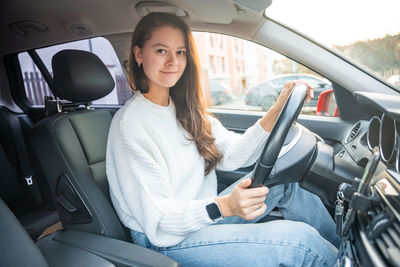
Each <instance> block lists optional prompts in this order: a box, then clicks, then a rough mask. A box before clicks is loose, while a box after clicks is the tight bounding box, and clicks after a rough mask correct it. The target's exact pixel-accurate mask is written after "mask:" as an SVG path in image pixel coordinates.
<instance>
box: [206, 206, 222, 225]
mask: <svg viewBox="0 0 400 267" xmlns="http://www.w3.org/2000/svg"><path fill="white" fill-rule="evenodd" d="M206 210H207V213H208V216H209V217H210V219H211V220H213V221H215V220H217V219H219V218H221V217H222V214H221V211H220V209H219V206H218V203H217V202H213V203H210V204H208V205H207V206H206Z"/></svg>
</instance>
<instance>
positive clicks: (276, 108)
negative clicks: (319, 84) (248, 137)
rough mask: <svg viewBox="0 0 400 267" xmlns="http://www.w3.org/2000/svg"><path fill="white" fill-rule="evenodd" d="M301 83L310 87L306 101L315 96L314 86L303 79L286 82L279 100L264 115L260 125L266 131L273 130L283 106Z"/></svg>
mask: <svg viewBox="0 0 400 267" xmlns="http://www.w3.org/2000/svg"><path fill="white" fill-rule="evenodd" d="M299 84H305V85H306V86H307V88H308V90H307V97H306V102H309V101H310V99H311V98H313V97H314V92H313V90H314V88H313V87H311V86H310V85H309V84H308V83H306V82H303V81H287V82H285V85H284V86H283V88H282V91H281V94H280V95H279V97H278V100H276V102H275V104H274V105H273V106H272V107H271V108H270V110H268V112H267V113H265V115H264V117H263V118H262V119H261V120H260V125H261V126H262V127H263V128H264V130H265V131H267V132H271V130H272V128H273V126H274V125H275V122H276V119H277V118H278V115H279V114H280V112H281V110H282V108H283V106H284V105H285V103H286V101H287V99H288V98H289V96H290V93H291V92H292V91H293V88H295V87H296V85H299Z"/></svg>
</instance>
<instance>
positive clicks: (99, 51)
mask: <svg viewBox="0 0 400 267" xmlns="http://www.w3.org/2000/svg"><path fill="white" fill-rule="evenodd" d="M64 49H78V50H84V51H89V52H92V53H94V54H96V55H97V56H98V57H99V58H100V59H101V60H102V61H103V63H104V64H105V65H106V66H107V68H108V70H109V71H110V73H111V76H112V77H113V79H114V81H115V87H114V90H113V91H112V92H111V93H110V94H108V95H107V96H105V97H103V98H101V99H98V100H96V101H93V102H92V104H96V105H122V104H124V103H125V102H126V100H128V99H129V98H130V97H131V96H132V93H131V90H130V89H129V88H130V87H129V85H128V82H127V79H126V77H125V75H124V72H123V70H122V67H121V64H120V63H119V60H118V57H117V55H116V54H115V52H114V49H113V47H112V46H111V44H110V43H109V41H108V40H107V39H105V38H103V37H97V38H91V39H86V40H80V41H75V42H70V43H65V44H60V45H54V46H49V47H46V48H41V49H37V50H36V52H37V53H38V55H39V57H40V58H41V59H42V61H43V63H44V64H45V66H46V68H47V69H48V70H49V71H50V74H51V75H53V71H52V66H51V59H52V57H53V56H54V55H55V54H56V53H57V52H59V51H61V50H64ZM18 58H19V62H20V65H21V71H22V75H23V79H24V86H25V93H26V96H27V99H28V100H29V101H30V103H31V104H32V105H34V106H42V105H44V97H45V96H52V94H51V91H50V90H49V87H48V85H47V83H46V82H45V80H44V79H43V77H42V75H41V74H40V71H39V69H38V68H37V66H36V65H35V63H34V62H33V60H32V59H31V57H30V56H29V54H28V53H26V52H23V53H20V54H19V55H18Z"/></svg>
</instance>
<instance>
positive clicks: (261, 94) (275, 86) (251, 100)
mask: <svg viewBox="0 0 400 267" xmlns="http://www.w3.org/2000/svg"><path fill="white" fill-rule="evenodd" d="M290 80H302V81H305V82H307V83H308V84H309V85H311V86H312V87H314V98H313V99H311V100H310V102H308V103H304V105H305V106H309V107H316V106H317V102H318V97H319V95H320V93H321V92H323V91H325V90H329V89H331V88H332V85H331V83H330V82H329V81H328V80H326V79H323V78H319V77H317V76H315V75H311V74H285V75H279V76H276V77H274V78H272V79H270V80H267V81H265V82H262V83H260V84H258V85H256V86H254V87H251V88H249V89H248V90H247V92H246V98H245V101H246V105H251V106H259V107H261V108H262V109H263V110H268V109H269V108H270V107H271V106H272V105H273V104H274V103H275V101H276V99H277V98H278V96H279V94H280V92H281V90H282V88H283V85H284V84H285V82H286V81H290Z"/></svg>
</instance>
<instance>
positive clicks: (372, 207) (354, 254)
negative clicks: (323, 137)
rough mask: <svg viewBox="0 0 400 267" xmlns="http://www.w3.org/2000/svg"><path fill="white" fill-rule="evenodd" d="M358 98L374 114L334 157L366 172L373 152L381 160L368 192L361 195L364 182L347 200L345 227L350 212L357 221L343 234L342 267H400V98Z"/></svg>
mask: <svg viewBox="0 0 400 267" xmlns="http://www.w3.org/2000/svg"><path fill="white" fill-rule="evenodd" d="M354 96H355V99H356V101H357V102H358V103H360V104H361V106H363V107H365V108H366V109H367V110H369V111H372V113H373V114H371V115H372V116H371V118H370V120H360V121H357V122H355V123H354V125H353V126H352V127H350V129H349V131H348V133H347V134H346V135H345V138H344V140H342V142H340V143H339V144H336V145H335V146H334V149H335V157H340V158H343V159H345V160H348V161H350V160H352V161H353V162H354V163H355V164H357V165H358V166H361V167H364V168H365V169H366V171H367V169H368V164H369V159H370V158H371V155H372V154H373V153H372V152H373V151H374V148H375V151H377V153H379V161H378V163H377V167H376V169H374V170H373V173H372V176H371V179H370V180H369V181H368V184H367V185H366V188H367V189H366V191H365V193H363V194H360V193H359V190H360V187H361V186H360V181H361V180H362V179H361V180H360V179H355V182H354V184H353V185H351V186H352V188H353V191H352V194H350V195H349V196H348V197H347V199H346V197H345V201H344V202H345V210H346V211H347V212H346V216H345V218H344V224H346V220H349V217H350V216H349V213H353V215H354V219H353V220H352V221H350V222H349V221H348V222H347V223H349V225H350V227H349V230H348V232H347V233H343V232H342V235H343V243H342V246H341V248H340V254H339V255H340V257H339V259H338V266H400V163H399V161H400V158H399V157H400V154H399V153H400V144H399V141H400V108H399V107H398V106H399V105H398V103H400V98H399V97H397V96H392V95H383V94H375V93H365V92H355V93H354ZM366 171H365V172H366ZM365 172H364V174H365ZM359 178H361V177H359ZM339 191H340V189H339ZM357 191H358V192H357Z"/></svg>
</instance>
